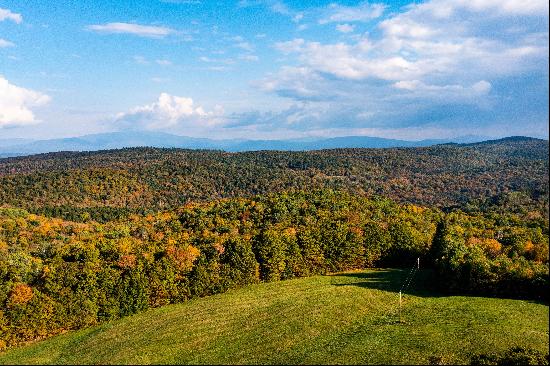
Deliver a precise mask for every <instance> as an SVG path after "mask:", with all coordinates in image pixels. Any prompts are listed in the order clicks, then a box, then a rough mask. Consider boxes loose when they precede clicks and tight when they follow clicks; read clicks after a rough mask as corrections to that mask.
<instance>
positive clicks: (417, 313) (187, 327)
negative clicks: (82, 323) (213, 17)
mask: <svg viewBox="0 0 550 366" xmlns="http://www.w3.org/2000/svg"><path fill="white" fill-rule="evenodd" d="M406 276H407V271H401V270H370V271H361V272H346V273H341V274H335V275H330V276H316V277H310V278H302V279H295V280H288V281H283V282H274V283H266V284H259V285H252V286H248V287H245V288H242V289H238V290H231V291H229V292H227V293H224V294H220V295H215V296H210V297H206V298H201V299H195V300H192V301H188V302H186V303H183V304H178V305H170V306H166V307H162V308H158V309H153V310H150V311H147V312H144V313H141V314H137V315H134V316H131V317H127V318H124V319H121V320H118V321H114V322H111V323H107V324H103V325H101V326H98V327H94V328H89V329H85V330H81V331H75V332H69V333H66V334H63V335H60V336H57V337H53V338H51V339H48V340H45V341H42V342H37V343H34V344H31V345H27V346H24V347H20V348H17V349H13V350H11V351H9V352H7V353H4V354H0V364H17V363H20V364H37V363H39V364H48V363H49V364H151V363H162V364H189V363H191V364H262V363H270V364H392V363H393V364H395V363H403V364H411V363H412V364H425V363H428V362H429V358H430V356H438V357H441V358H442V360H443V361H445V362H447V363H467V362H468V360H469V356H470V354H472V353H482V352H483V353H485V352H501V351H505V350H507V349H508V348H510V347H513V346H529V347H534V348H536V349H539V350H541V351H543V352H545V353H546V352H548V306H547V305H544V304H539V303H535V302H530V301H522V300H509V299H494V298H482V297H466V296H439V295H438V294H437V293H434V292H432V291H430V282H431V281H430V278H431V277H430V276H431V273H430V272H428V271H421V272H419V273H418V274H417V276H416V278H415V280H414V281H413V284H412V290H411V291H409V292H408V293H406V294H405V296H404V299H403V311H402V320H403V321H402V322H401V323H400V322H399V321H398V319H399V318H398V315H397V303H398V294H397V292H396V291H398V289H399V287H400V285H401V283H402V281H403V280H404V278H405V277H406Z"/></svg>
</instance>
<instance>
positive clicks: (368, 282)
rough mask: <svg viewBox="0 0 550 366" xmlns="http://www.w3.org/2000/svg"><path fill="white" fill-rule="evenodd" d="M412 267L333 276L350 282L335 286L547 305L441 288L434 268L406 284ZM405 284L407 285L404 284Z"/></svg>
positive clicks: (542, 301) (536, 301)
mask: <svg viewBox="0 0 550 366" xmlns="http://www.w3.org/2000/svg"><path fill="white" fill-rule="evenodd" d="M409 274H410V269H397V268H386V269H373V270H371V271H368V272H345V273H334V274H331V276H334V277H345V278H349V280H350V281H349V282H345V283H334V284H333V285H334V286H358V287H363V288H368V289H377V290H383V291H389V292H395V293H398V292H399V291H400V290H402V291H403V294H409V295H414V296H419V297H449V296H466V297H490V298H501V299H511V300H523V301H527V302H530V303H535V304H542V305H547V306H548V302H547V301H545V300H543V299H533V298H521V297H511V296H495V295H492V294H472V293H465V292H450V291H445V290H444V289H442V288H441V284H439V282H438V279H437V274H436V273H435V271H434V270H432V269H421V270H418V271H417V272H416V273H415V274H414V276H413V277H412V280H411V281H410V284H409V285H408V286H406V285H405V284H406V283H407V280H408V277H409ZM404 285H405V286H404Z"/></svg>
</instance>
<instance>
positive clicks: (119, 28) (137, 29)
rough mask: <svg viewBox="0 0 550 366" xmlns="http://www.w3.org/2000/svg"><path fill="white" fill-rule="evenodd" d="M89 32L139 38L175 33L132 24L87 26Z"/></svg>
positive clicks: (156, 27)
mask: <svg viewBox="0 0 550 366" xmlns="http://www.w3.org/2000/svg"><path fill="white" fill-rule="evenodd" d="M87 29H89V30H93V31H96V32H101V33H121V34H133V35H136V36H140V37H152V38H162V37H165V36H167V35H170V34H174V33H176V31H175V30H174V29H172V28H167V27H158V26H151V25H140V24H134V23H107V24H96V25H89V26H88V27H87Z"/></svg>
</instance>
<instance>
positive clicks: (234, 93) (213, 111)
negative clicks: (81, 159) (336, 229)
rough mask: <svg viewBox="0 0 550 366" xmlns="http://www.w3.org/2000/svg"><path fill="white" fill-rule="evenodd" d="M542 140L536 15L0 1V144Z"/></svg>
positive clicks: (517, 7)
mask: <svg viewBox="0 0 550 366" xmlns="http://www.w3.org/2000/svg"><path fill="white" fill-rule="evenodd" d="M120 130H150V131H165V132H171V133H176V134H180V135H187V136H199V137H210V138H231V137H239V138H243V137H244V138H291V137H310V136H346V135H369V136H381V137H393V138H405V139H423V138H447V137H456V136H463V135H468V134H475V135H484V136H491V137H501V136H509V135H528V136H536V137H544V138H548V4H547V2H546V1H540V0H468V1H467V0H431V1H424V2H415V3H408V2H405V1H402V2H375V1H373V2H365V1H338V2H335V1H321V0H319V1H309V2H304V1H289V0H287V1H277V0H273V1H272V0H241V1H234V2H231V1H219V2H215V1H206V0H147V1H124V0H119V1H102V2H98V1H89V0H80V1H62V0H51V1H38V0H30V1H24V2H21V1H2V0H0V139H3V138H20V137H26V138H35V139H41V138H54V137H68V136H78V135H84V134H89V133H98V132H108V131H120Z"/></svg>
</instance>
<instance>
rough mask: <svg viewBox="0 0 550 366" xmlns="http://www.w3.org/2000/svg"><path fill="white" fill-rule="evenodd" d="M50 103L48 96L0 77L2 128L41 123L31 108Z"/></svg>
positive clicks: (0, 124)
mask: <svg viewBox="0 0 550 366" xmlns="http://www.w3.org/2000/svg"><path fill="white" fill-rule="evenodd" d="M49 101H50V97H49V96H48V95H46V94H42V93H40V92H37V91H34V90H31V89H25V88H22V87H19V86H16V85H13V84H10V82H9V81H8V80H6V79H5V78H4V77H3V76H1V75H0V128H1V127H11V126H23V125H29V124H34V123H37V122H39V121H38V120H37V119H36V118H35V116H34V113H33V112H32V110H31V108H33V107H38V106H42V105H45V104H47V103H48V102H49Z"/></svg>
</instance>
